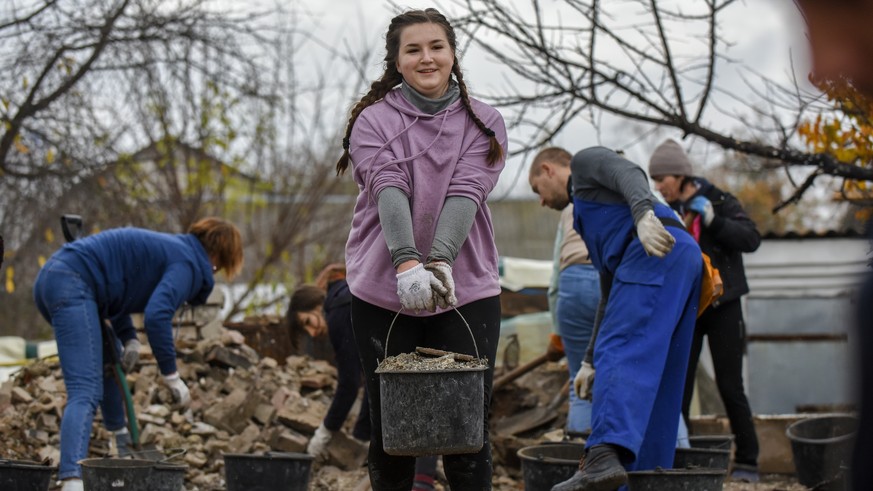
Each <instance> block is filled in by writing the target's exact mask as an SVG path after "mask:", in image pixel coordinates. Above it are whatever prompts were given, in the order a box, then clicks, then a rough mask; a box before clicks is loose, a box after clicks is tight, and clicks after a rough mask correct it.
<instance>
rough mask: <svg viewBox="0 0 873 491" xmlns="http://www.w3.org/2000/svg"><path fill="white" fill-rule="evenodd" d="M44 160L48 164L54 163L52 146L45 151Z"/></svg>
mask: <svg viewBox="0 0 873 491" xmlns="http://www.w3.org/2000/svg"><path fill="white" fill-rule="evenodd" d="M45 161H46V162H47V163H49V164H52V163H54V161H55V151H54V149H53V148H49V149H48V152H46V153H45Z"/></svg>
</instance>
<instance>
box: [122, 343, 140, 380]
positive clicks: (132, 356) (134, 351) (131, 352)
mask: <svg viewBox="0 0 873 491" xmlns="http://www.w3.org/2000/svg"><path fill="white" fill-rule="evenodd" d="M141 349H142V344H140V342H139V340H138V339H136V338H133V339H131V340H128V341H127V342H126V343H124V352H123V353H122V355H121V368H122V369H123V370H124V372H125V373H129V372H130V371H131V370H133V367H135V366H136V362H138V361H139V352H140V350H141Z"/></svg>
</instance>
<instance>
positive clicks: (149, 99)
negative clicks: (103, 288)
mask: <svg viewBox="0 0 873 491" xmlns="http://www.w3.org/2000/svg"><path fill="white" fill-rule="evenodd" d="M16 1H17V3H15V4H13V5H9V6H3V7H0V46H2V47H0V67H2V68H3V69H4V70H3V72H2V73H0V96H2V106H0V119H2V120H3V122H4V123H5V126H4V127H2V128H0V175H2V176H3V178H2V179H0V230H2V231H3V232H2V233H3V235H4V238H6V245H7V250H11V256H10V257H9V259H8V260H7V261H6V262H5V263H4V270H5V271H4V273H7V274H9V273H10V272H12V271H13V270H14V282H13V283H14V285H15V291H14V292H13V293H9V292H6V293H5V294H3V293H0V299H2V300H4V302H3V306H2V310H3V311H4V314H5V315H6V319H8V320H9V321H7V322H5V323H4V325H3V326H2V329H3V331H4V332H7V333H23V332H29V333H30V335H33V334H34V333H35V331H34V330H33V329H32V326H33V325H34V323H39V324H37V325H42V322H41V321H39V320H38V316H36V315H35V309H34V308H33V307H32V305H31V303H32V302H30V301H29V288H30V285H31V284H32V281H33V278H34V277H35V274H36V271H37V270H38V268H39V264H40V259H39V258H45V257H47V256H48V255H49V254H51V252H53V250H54V249H56V248H57V247H58V246H59V245H60V244H61V242H62V239H61V238H60V237H59V235H60V234H59V233H58V232H59V229H58V226H57V225H58V224H57V218H58V216H59V215H60V214H61V213H64V212H77V213H81V214H82V215H84V217H85V220H86V224H87V232H89V233H90V232H95V231H98V230H101V229H106V228H111V227H117V226H127V225H132V226H142V227H147V228H153V229H157V230H163V231H169V232H183V231H184V230H185V229H187V227H188V226H189V225H190V224H191V223H193V221H195V220H196V219H198V218H201V217H203V216H205V215H221V216H225V217H227V218H229V219H231V220H232V221H234V222H235V223H237V224H238V225H239V226H240V228H241V230H242V231H243V235H244V239H245V242H246V244H245V247H246V269H245V270H244V274H243V275H242V277H241V279H242V280H243V281H245V282H246V283H247V285H246V291H245V292H243V293H242V297H241V298H237V299H236V304H235V305H234V307H233V312H239V311H241V310H242V309H243V308H244V305H246V304H247V303H249V302H250V301H251V293H252V292H253V291H254V289H255V287H256V286H258V285H262V284H265V283H266V284H276V283H282V284H285V285H288V286H293V285H294V284H295V283H299V282H301V281H304V280H306V279H307V278H308V275H311V270H312V269H314V268H317V267H319V265H320V264H323V263H325V262H328V261H335V260H337V259H339V258H340V257H341V249H337V244H342V243H344V239H343V234H344V233H346V232H347V227H348V224H349V221H350V207H351V205H352V202H351V200H350V199H348V198H344V197H342V196H340V195H337V193H338V191H340V190H339V187H341V186H343V185H345V184H344V183H343V182H341V181H339V180H338V179H337V178H336V177H335V176H334V173H333V169H334V163H335V161H336V158H337V155H338V149H339V148H340V147H339V141H340V140H339V137H337V136H336V134H337V131H338V128H339V126H340V125H341V122H342V121H343V120H344V119H345V114H346V111H347V104H348V100H347V99H346V98H345V97H347V96H348V95H349V94H352V93H355V92H357V91H359V90H360V86H361V83H362V80H363V79H362V76H363V75H362V74H363V70H362V67H363V66H366V65H367V64H369V63H370V60H369V58H368V57H369V56H370V51H369V49H368V47H367V46H365V45H361V46H359V47H357V48H356V49H347V48H348V47H342V46H340V48H339V49H341V50H342V52H340V51H338V50H337V49H334V48H333V47H332V46H331V45H330V44H329V43H325V42H323V41H321V40H319V39H317V38H316V37H315V36H313V35H312V29H314V27H313V26H317V22H316V20H314V19H312V18H311V17H310V16H309V15H310V14H308V13H306V12H305V11H297V10H294V9H293V8H292V9H291V10H283V9H282V8H276V9H273V10H271V11H269V12H254V13H253V12H251V11H239V12H235V11H225V10H220V9H218V7H216V4H215V2H211V1H207V0H182V1H178V2H166V1H161V0H109V1H107V0H16ZM225 5H226V3H225ZM301 25H302V26H304V27H306V29H301V28H300V26H301ZM304 49H305V50H310V51H311V50H319V51H320V53H322V54H323V56H321V57H317V58H320V59H321V60H322V63H321V64H320V65H319V66H308V67H307V68H306V69H307V70H309V71H308V72H307V73H306V74H305V75H306V76H303V75H302V74H300V73H299V71H300V70H302V68H300V66H301V63H299V61H300V59H299V56H298V55H299V53H300V52H301V50H304ZM307 55H308V56H309V55H311V53H307ZM335 73H344V74H349V73H350V74H352V76H350V77H349V76H343V77H331V76H330V74H335ZM331 94H343V96H342V97H339V96H332V95H331ZM340 194H341V193H340ZM0 290H3V289H2V288H0ZM233 312H232V313H233ZM13 319H14V320H15V323H16V325H14V326H13V325H12V324H13V322H12V320H13Z"/></svg>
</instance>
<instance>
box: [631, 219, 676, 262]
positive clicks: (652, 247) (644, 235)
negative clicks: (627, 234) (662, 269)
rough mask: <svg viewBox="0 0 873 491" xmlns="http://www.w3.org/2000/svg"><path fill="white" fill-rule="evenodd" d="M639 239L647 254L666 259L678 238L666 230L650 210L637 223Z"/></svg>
mask: <svg viewBox="0 0 873 491" xmlns="http://www.w3.org/2000/svg"><path fill="white" fill-rule="evenodd" d="M637 237H639V238H640V243H642V244H643V249H645V250H646V254H648V255H650V256H656V257H664V256H666V255H667V254H669V253H670V251H672V250H673V245H674V244H675V243H676V238H675V237H673V236H672V235H671V234H670V232H668V231H667V229H666V228H664V225H663V224H662V223H661V220H658V217H656V216H655V212H654V211H652V210H649V211H647V212H646V214H645V215H643V218H640V221H639V222H637Z"/></svg>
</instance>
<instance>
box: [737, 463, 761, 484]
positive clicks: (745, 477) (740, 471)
mask: <svg viewBox="0 0 873 491" xmlns="http://www.w3.org/2000/svg"><path fill="white" fill-rule="evenodd" d="M760 480H761V476H759V475H758V466H755V465H750V464H738V463H734V468H733V470H732V471H731V481H736V482H749V483H755V482H758V481H760Z"/></svg>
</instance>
